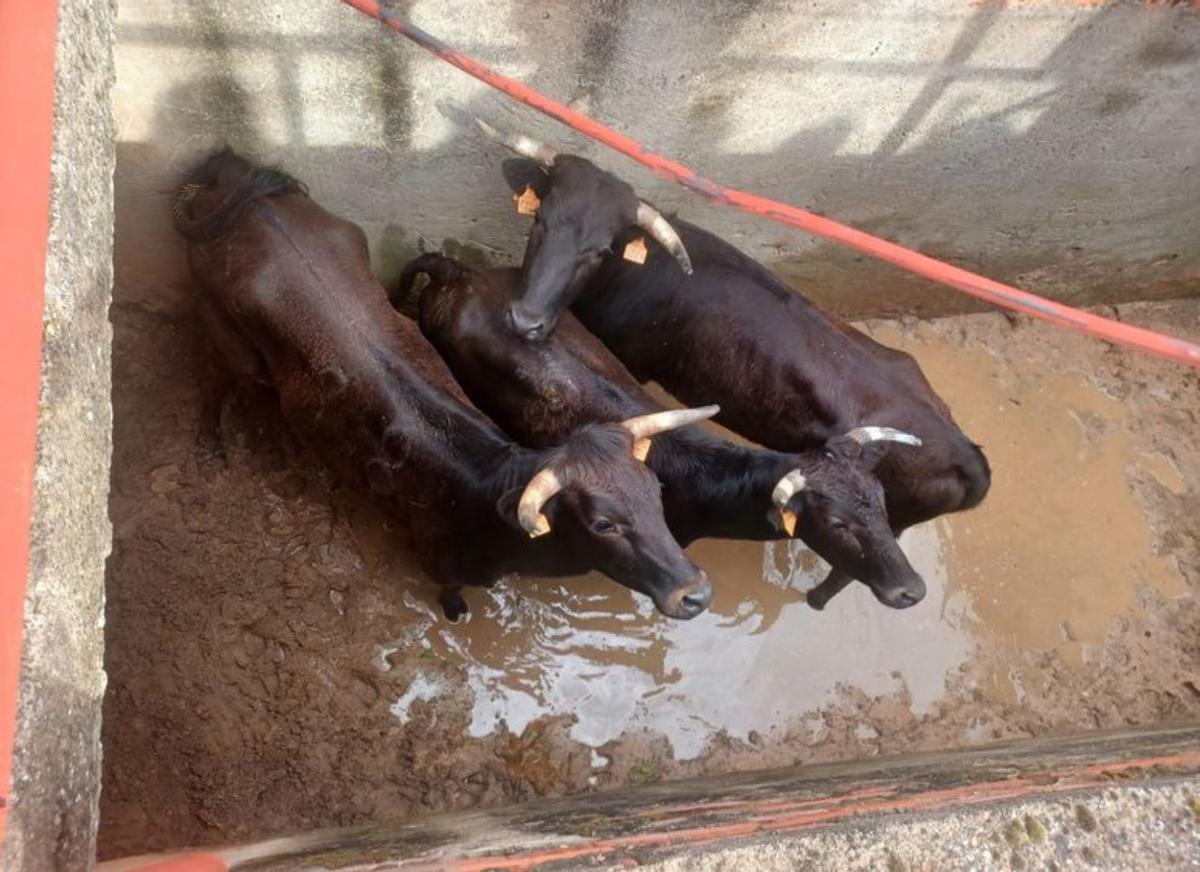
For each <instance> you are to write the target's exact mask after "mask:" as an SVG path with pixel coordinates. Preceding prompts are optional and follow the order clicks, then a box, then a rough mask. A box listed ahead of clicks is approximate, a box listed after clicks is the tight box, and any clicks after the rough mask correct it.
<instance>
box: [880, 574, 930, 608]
mask: <svg viewBox="0 0 1200 872" xmlns="http://www.w3.org/2000/svg"><path fill="white" fill-rule="evenodd" d="M871 593H873V594H875V599H877V600H879V601H880V602H881V603H883V604H884V605H885V606H887V607H888V608H892V609H907V608H911V607H912V606H915V605H916V604H917V603H919V602H920V601H921V600H923V599H925V582H924V581H923V580H922V579H921V578H920V577H917V578H914V579H912V580H911V581H908V582H905V583H904V584H898V585H894V586H893V585H889V586H888V587H874V586H872V587H871Z"/></svg>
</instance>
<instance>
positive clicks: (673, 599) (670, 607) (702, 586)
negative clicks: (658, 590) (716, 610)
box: [654, 572, 713, 621]
mask: <svg viewBox="0 0 1200 872" xmlns="http://www.w3.org/2000/svg"><path fill="white" fill-rule="evenodd" d="M712 594H713V590H712V584H711V583H710V582H709V580H708V576H707V575H705V574H704V573H703V572H701V573H700V574H699V575H697V576H696V577H695V578H694V579H692V580H691V581H690V582H688V583H687V584H685V585H683V586H682V587H677V588H676V589H675V590H673V591H671V592H670V593H669V594H667V595H666V596H665V597H663V598H662V599H657V598H656V599H655V602H654V604H655V605H656V606H658V610H659V611H660V612H662V613H663V614H664V615H666V616H667V617H668V618H675V619H676V620H680V621H690V620H691V619H692V618H694V617H696V615H698V614H700V613H701V612H703V611H704V610H705V609H707V608H708V606H709V603H711V602H712Z"/></svg>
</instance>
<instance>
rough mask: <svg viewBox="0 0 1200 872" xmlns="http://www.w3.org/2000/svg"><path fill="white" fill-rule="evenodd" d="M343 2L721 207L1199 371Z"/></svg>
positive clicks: (1114, 324) (363, 2)
mask: <svg viewBox="0 0 1200 872" xmlns="http://www.w3.org/2000/svg"><path fill="white" fill-rule="evenodd" d="M342 2H343V3H345V4H346V5H347V6H352V7H353V8H355V9H357V10H358V11H359V12H362V13H364V14H366V15H369V16H371V17H372V18H375V19H378V20H379V21H380V22H382V23H383V24H384V25H385V26H387V27H389V28H391V29H392V30H394V31H395V32H396V33H398V34H400V35H401V36H403V37H406V38H407V39H410V40H412V41H413V42H415V43H416V44H417V45H419V46H421V48H423V49H425V50H426V51H428V52H430V53H431V54H433V55H435V56H436V57H439V58H441V59H442V60H444V61H445V62H446V63H448V64H451V65H453V66H455V67H458V68H459V69H460V70H462V71H463V72H464V73H466V74H467V75H470V76H474V77H475V78H476V79H479V80H480V81H481V82H485V83H486V84H488V85H491V86H492V87H493V88H495V89H496V90H498V91H502V92H504V93H505V94H507V95H508V96H510V97H512V98H513V99H514V100H518V101H520V102H521V103H524V104H525V105H526V106H529V107H531V108H533V109H536V110H538V111H539V112H541V113H542V114H544V115H548V116H550V117H551V118H553V119H555V120H556V121H559V122H561V123H563V124H565V125H567V126H568V127H571V128H574V129H575V130H577V131H579V132H580V133H582V134H583V135H584V136H587V137H590V138H591V139H594V140H596V141H597V142H599V143H602V144H603V145H607V146H608V147H609V148H611V149H613V150H614V151H619V152H620V153H621V154H623V155H625V156H626V157H628V158H631V159H632V160H635V161H637V162H638V163H640V164H642V165H643V166H646V167H649V168H650V169H651V170H653V171H654V172H655V173H656V174H657V175H659V176H661V177H663V178H666V179H670V180H672V181H674V182H677V183H678V184H680V185H683V186H684V187H685V188H688V189H689V190H691V191H694V192H696V193H697V194H700V195H701V196H704V197H707V198H708V199H710V200H712V201H713V202H715V203H719V204H721V205H724V206H732V207H734V208H735V209H740V210H742V211H743V212H748V213H750V214H752V215H760V216H762V217H763V218H768V219H770V220H771V221H776V222H778V223H780V224H786V225H788V226H791V227H796V228H799V229H800V230H804V231H806V232H808V233H812V234H813V235H815V236H823V237H824V238H826V239H829V240H831V241H833V242H837V243H839V244H841V245H845V246H848V247H850V248H853V249H855V250H857V251H861V252H862V253H863V254H866V255H869V256H870V257H874V258H876V259H878V260H882V261H885V262H887V263H891V264H894V265H895V266H898V267H900V268H901V269H904V270H908V271H909V272H911V273H915V274H916V275H919V276H922V277H924V278H927V279H931V280H932V281H935V282H939V283H940V284H943V285H946V286H947V287H951V288H954V289H955V290H956V291H961V292H962V293H964V294H968V295H970V296H972V297H975V298H977V299H980V300H984V301H986V302H988V303H991V304H992V305H995V306H1002V307H1004V308H1006V309H1012V310H1013V311H1015V312H1023V313H1024V314H1026V315H1029V316H1031V317H1034V318H1041V319H1043V320H1045V321H1049V322H1050V323H1052V324H1057V325H1058V326H1059V327H1065V328H1067V329H1068V330H1077V331H1079V332H1081V333H1086V334H1088V335H1089V336H1095V337H1096V338H1098V339H1104V340H1106V341H1108V342H1113V343H1117V344H1119V345H1128V346H1130V347H1133V348H1140V349H1142V350H1143V351H1148V352H1150V353H1151V354H1157V355H1159V356H1160V357H1165V358H1167V359H1169V360H1174V361H1176V362H1178V363H1183V364H1187V365H1189V366H1195V367H1200V344H1196V343H1194V342H1189V341H1187V340H1185V339H1177V338H1176V337H1174V336H1167V335H1165V334H1163V333H1157V332H1155V331H1153V330H1146V329H1144V328H1142V327H1135V326H1133V325H1132V324H1122V323H1121V322H1120V321H1113V320H1112V319H1110V318H1103V317H1101V316H1099V315H1093V314H1091V313H1090V312H1084V311H1082V310H1080V309H1076V308H1073V307H1071V306H1066V305H1063V304H1062V303H1056V302H1054V301H1053V300H1047V299H1046V298H1044V297H1039V296H1037V295H1036V294H1031V293H1029V292H1028V291H1023V290H1021V289H1020V288H1016V287H1013V286H1012V285H1006V284H1004V283H1002V282H998V281H995V280H994V279H989V278H986V277H984V276H981V275H977V274H975V273H973V272H969V271H968V270H965V269H962V268H960V267H956V266H952V265H951V264H948V263H945V262H943V261H940V260H937V259H936V258H932V257H929V256H928V255H924V254H921V253H919V252H916V251H913V250H911V249H908V248H905V247H904V246H902V245H897V244H896V243H894V242H889V241H888V240H886V239H880V238H879V237H878V236H872V235H871V234H870V233H865V232H863V231H862V230H857V229H855V228H853V227H850V226H847V225H845V224H841V223H839V222H837V221H834V220H832V219H831V218H826V217H824V216H823V215H818V214H816V213H815V212H809V211H808V210H806V209H799V208H797V207H795V206H791V205H789V204H787V203H781V202H779V201H778V200H771V199H768V198H767V197H760V196H758V195H756V194H748V193H746V192H745V191H739V190H738V189H736V188H730V187H726V186H725V185H721V184H719V183H717V182H714V181H713V180H712V179H709V178H705V177H704V176H702V175H700V174H699V173H697V172H696V171H695V170H693V169H690V168H688V167H686V166H684V165H683V164H681V163H679V162H678V161H674V160H671V159H670V158H668V157H666V156H664V155H661V154H656V153H655V152H653V151H651V150H650V149H649V148H647V147H646V146H644V145H642V143H640V142H638V141H637V140H636V139H633V138H632V137H629V136H626V135H625V134H623V133H618V132H617V131H615V130H613V129H612V128H611V127H608V126H607V125H605V124H601V123H600V122H599V121H597V120H596V119H594V118H590V117H588V116H587V115H584V114H583V113H582V112H577V111H575V110H574V109H571V108H570V107H569V106H565V105H564V104H562V103H559V102H558V101H556V100H553V99H551V98H550V97H547V96H546V95H545V94H543V93H541V92H540V91H536V90H534V89H533V88H531V87H529V86H528V85H526V84H523V83H522V82H518V81H516V80H514V79H510V78H508V77H507V76H504V75H501V74H500V73H498V72H496V71H495V70H493V69H492V68H491V67H489V66H487V65H486V64H483V63H481V62H479V61H477V60H476V59H475V58H473V57H471V56H470V55H467V54H464V53H463V52H461V51H458V50H457V49H455V48H452V47H451V46H449V45H447V44H446V43H444V42H442V41H441V40H440V39H438V38H437V37H435V36H433V35H432V34H429V33H426V32H425V31H424V30H422V29H421V28H419V27H417V26H416V25H414V24H413V23H412V22H411V21H408V20H407V19H404V18H401V17H399V16H397V15H393V14H392V13H390V12H388V11H387V10H386V9H384V8H383V7H382V6H381V5H380V4H379V2H377V0H342Z"/></svg>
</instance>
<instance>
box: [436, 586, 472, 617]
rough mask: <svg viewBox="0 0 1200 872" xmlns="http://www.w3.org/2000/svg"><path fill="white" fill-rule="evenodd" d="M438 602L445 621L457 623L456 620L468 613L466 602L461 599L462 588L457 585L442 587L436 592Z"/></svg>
mask: <svg viewBox="0 0 1200 872" xmlns="http://www.w3.org/2000/svg"><path fill="white" fill-rule="evenodd" d="M438 602H439V603H441V604H442V613H443V614H445V616H446V620H447V621H450V622H452V623H458V619H459V618H461V617H463V616H464V615H466V614H467V613H468V612H470V609H469V608H467V601H466V600H464V599H463V596H462V588H461V587H459V586H458V585H454V586H452V587H443V588H442V589H441V590H440V591H439V592H438Z"/></svg>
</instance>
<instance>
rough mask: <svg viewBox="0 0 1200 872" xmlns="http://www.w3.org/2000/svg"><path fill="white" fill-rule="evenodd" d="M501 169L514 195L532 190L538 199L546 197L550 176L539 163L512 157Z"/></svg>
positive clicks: (524, 158)
mask: <svg viewBox="0 0 1200 872" xmlns="http://www.w3.org/2000/svg"><path fill="white" fill-rule="evenodd" d="M500 169H501V172H503V173H504V180H505V181H506V182H508V186H509V187H510V188H512V191H513V193H514V194H524V193H525V189H526V188H532V189H533V192H534V193H535V194H537V195H538V199H541V198H543V197H545V196H546V191H547V190H548V189H549V187H550V176H548V175H547V174H546V170H545V169H544V168H543V167H542V165H541V164H539V163H538V162H537V161H535V160H530V159H529V158H526V157H510V158H508V159H507V160H505V161H504V163H502V164H501V165H500Z"/></svg>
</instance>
